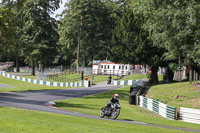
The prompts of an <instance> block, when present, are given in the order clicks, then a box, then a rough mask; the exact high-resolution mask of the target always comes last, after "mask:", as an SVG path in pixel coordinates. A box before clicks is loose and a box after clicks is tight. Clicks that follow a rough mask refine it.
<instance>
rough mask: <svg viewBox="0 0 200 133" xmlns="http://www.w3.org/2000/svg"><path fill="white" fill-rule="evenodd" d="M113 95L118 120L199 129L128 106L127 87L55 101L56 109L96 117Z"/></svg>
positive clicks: (193, 125) (198, 127)
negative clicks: (116, 96) (118, 109)
mask: <svg viewBox="0 0 200 133" xmlns="http://www.w3.org/2000/svg"><path fill="white" fill-rule="evenodd" d="M114 93H118V94H119V96H120V98H119V100H120V104H121V108H122V109H121V114H120V115H119V117H118V119H121V120H132V121H139V122H145V123H150V124H156V125H165V126H173V127H182V128H192V129H200V126H199V125H197V124H190V123H185V122H181V121H174V120H168V119H165V118H163V117H161V116H159V115H157V114H155V113H153V112H150V111H148V110H146V109H143V108H140V107H139V106H133V105H129V104H128V100H129V95H128V93H129V86H126V87H124V88H120V89H117V90H114V91H111V92H106V93H102V94H98V95H94V96H89V97H84V98H79V99H71V100H61V101H56V107H59V108H62V109H65V110H72V111H77V112H81V113H86V114H90V115H95V116H98V115H99V111H98V110H99V109H101V108H102V107H103V106H105V105H106V103H107V102H108V101H109V99H110V97H111V96H112V95H113V94H114ZM74 107H76V110H75V109H74Z"/></svg>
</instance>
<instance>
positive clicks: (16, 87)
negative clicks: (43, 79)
mask: <svg viewBox="0 0 200 133" xmlns="http://www.w3.org/2000/svg"><path fill="white" fill-rule="evenodd" d="M0 84H5V85H10V86H13V87H10V88H0V92H6V91H28V90H47V89H61V88H62V87H52V86H45V85H37V84H32V83H27V82H23V81H19V80H15V79H9V78H6V77H3V76H0Z"/></svg>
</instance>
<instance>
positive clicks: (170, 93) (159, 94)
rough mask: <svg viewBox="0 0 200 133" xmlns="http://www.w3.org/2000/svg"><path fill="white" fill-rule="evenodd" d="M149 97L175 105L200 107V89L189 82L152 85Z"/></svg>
mask: <svg viewBox="0 0 200 133" xmlns="http://www.w3.org/2000/svg"><path fill="white" fill-rule="evenodd" d="M147 97H150V98H153V99H155V100H158V101H161V102H163V103H165V104H168V105H172V106H175V107H188V108H196V109H200V90H199V89H197V88H195V87H193V86H192V84H190V83H189V82H182V83H170V84H159V85H155V86H152V87H151V88H150V89H149V91H148V94H147ZM175 97H177V98H175Z"/></svg>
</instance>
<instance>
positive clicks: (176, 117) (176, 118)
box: [175, 108, 178, 120]
mask: <svg viewBox="0 0 200 133" xmlns="http://www.w3.org/2000/svg"><path fill="white" fill-rule="evenodd" d="M175 110H176V116H175V120H178V110H177V108H175Z"/></svg>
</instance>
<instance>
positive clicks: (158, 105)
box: [114, 80, 200, 124]
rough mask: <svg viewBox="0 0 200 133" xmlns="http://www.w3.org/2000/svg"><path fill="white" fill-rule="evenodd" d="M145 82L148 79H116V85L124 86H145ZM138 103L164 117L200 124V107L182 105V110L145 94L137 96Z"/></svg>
mask: <svg viewBox="0 0 200 133" xmlns="http://www.w3.org/2000/svg"><path fill="white" fill-rule="evenodd" d="M145 82H147V80H124V81H117V80H115V81H114V85H116V86H119V85H121V86H124V85H130V86H133V85H135V84H139V85H140V86H143V87H144V86H145ZM136 101H137V102H136V105H139V106H140V107H142V108H145V109H147V110H150V111H152V112H154V113H156V114H158V115H160V116H162V117H165V118H167V119H171V120H180V121H184V122H189V123H194V124H200V109H191V108H184V107H180V111H179V110H178V109H177V108H176V107H173V106H169V105H167V104H164V103H162V102H160V101H156V100H153V99H150V98H147V97H145V96H137V98H136Z"/></svg>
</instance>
